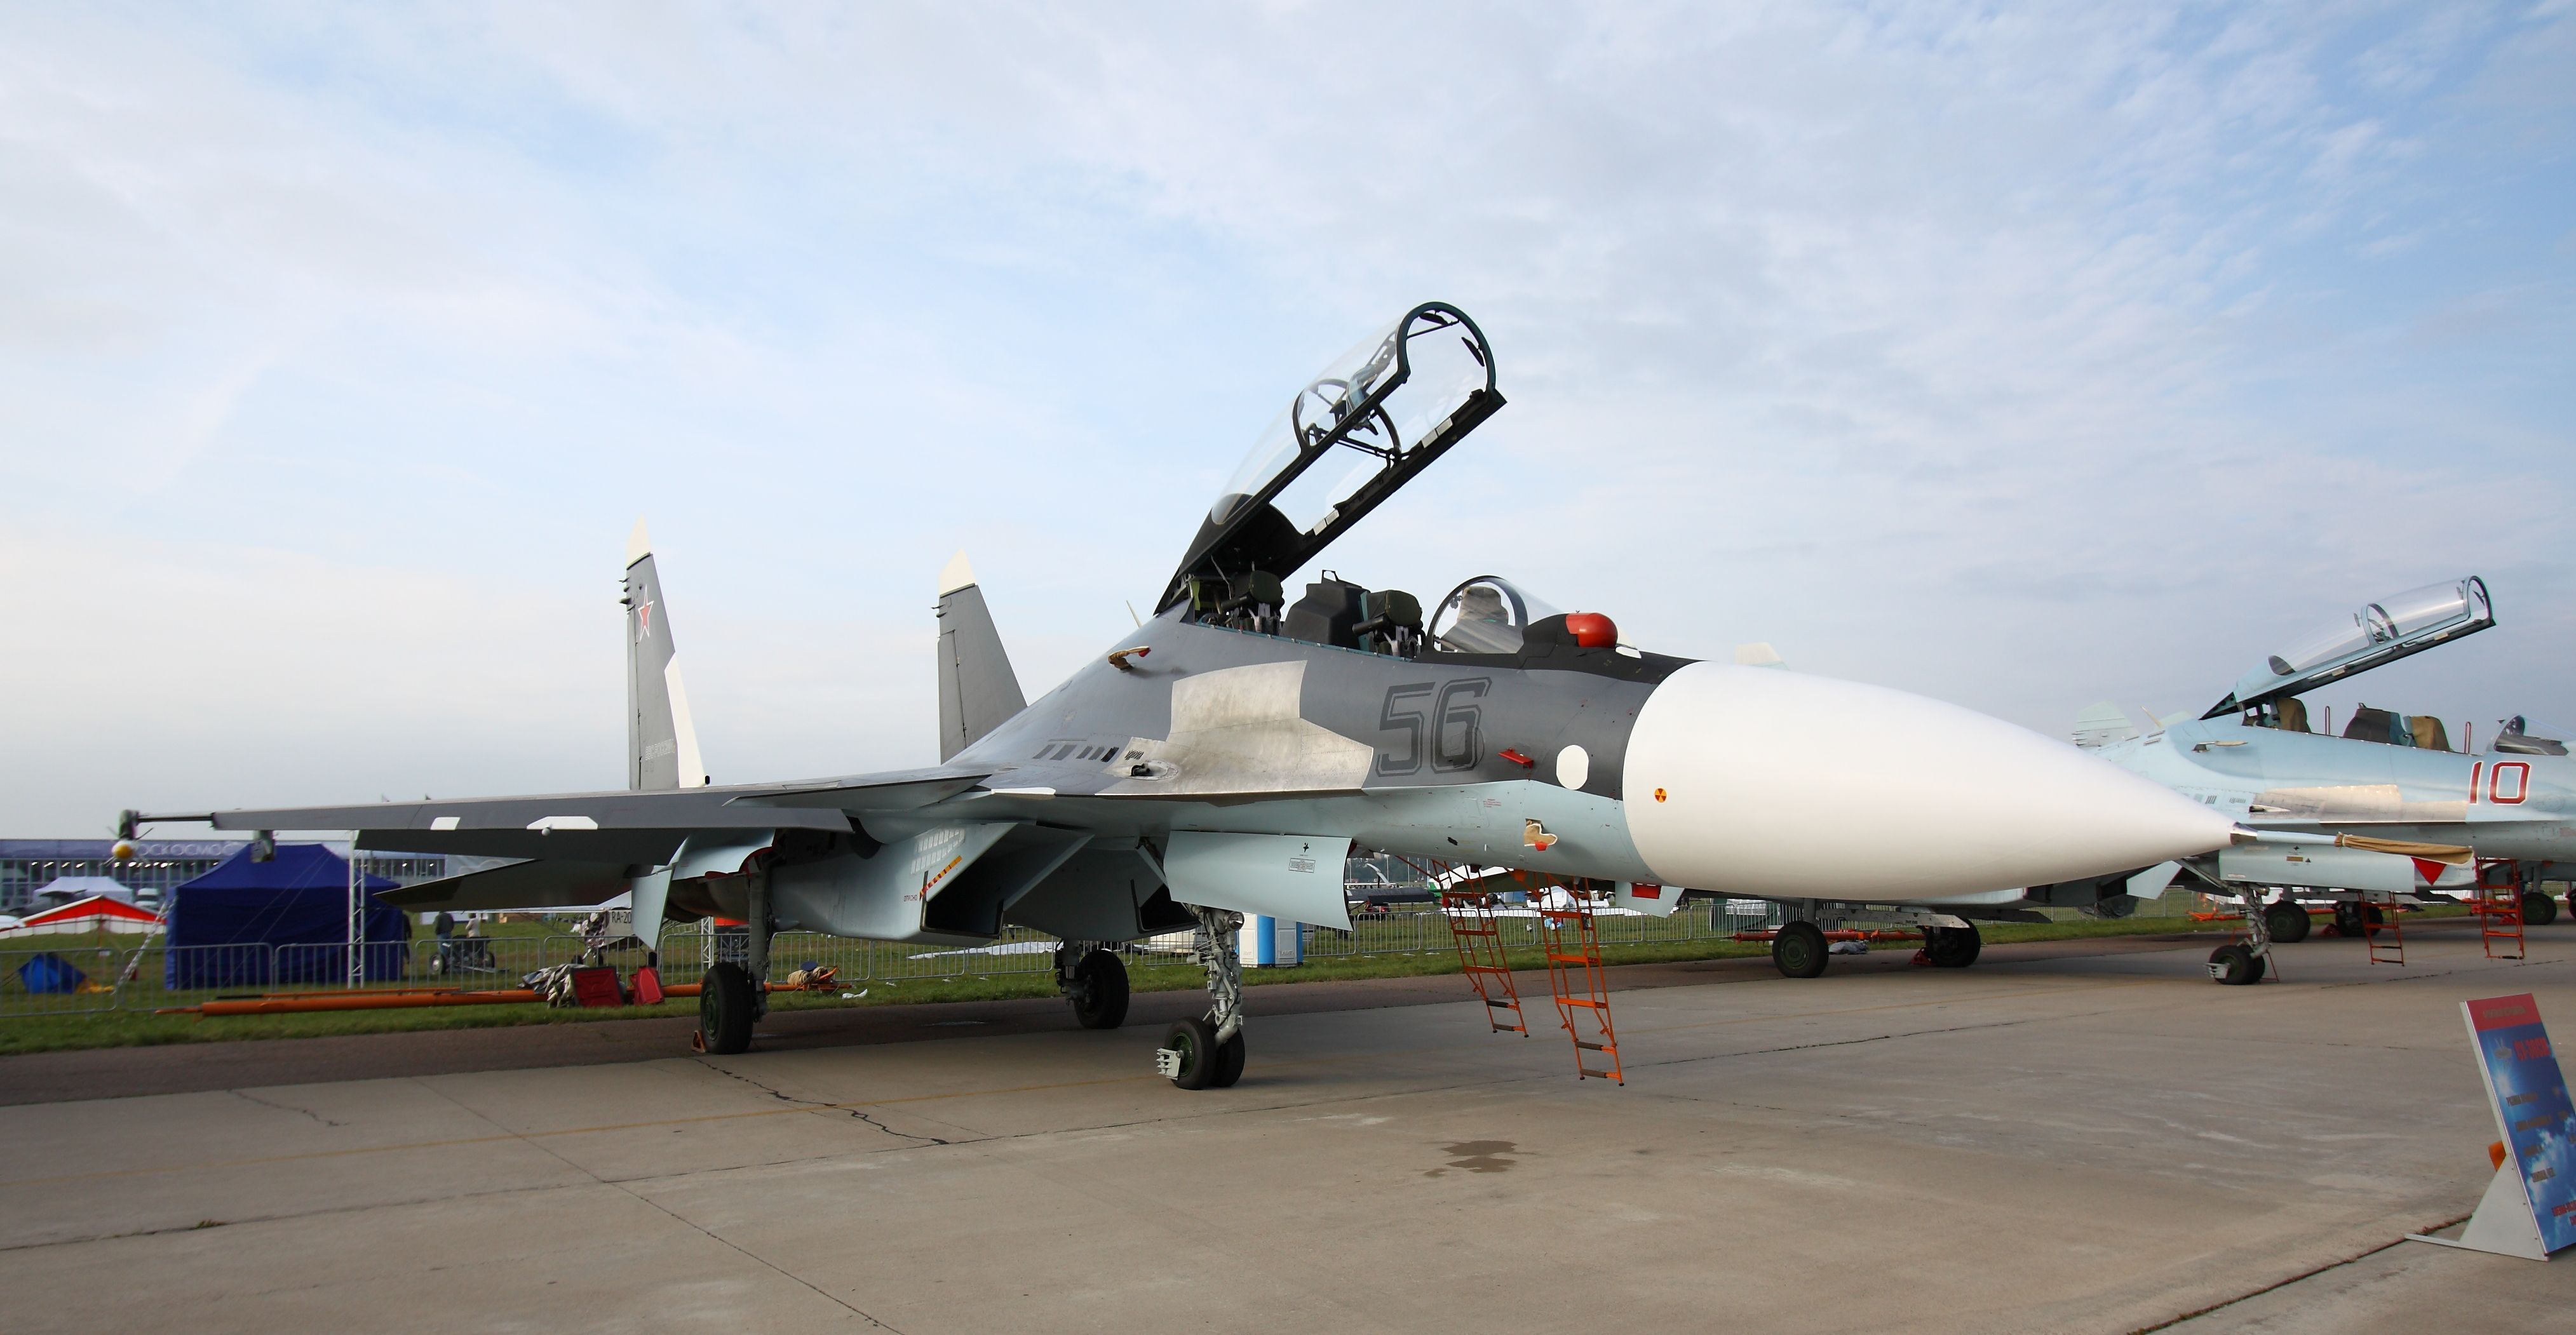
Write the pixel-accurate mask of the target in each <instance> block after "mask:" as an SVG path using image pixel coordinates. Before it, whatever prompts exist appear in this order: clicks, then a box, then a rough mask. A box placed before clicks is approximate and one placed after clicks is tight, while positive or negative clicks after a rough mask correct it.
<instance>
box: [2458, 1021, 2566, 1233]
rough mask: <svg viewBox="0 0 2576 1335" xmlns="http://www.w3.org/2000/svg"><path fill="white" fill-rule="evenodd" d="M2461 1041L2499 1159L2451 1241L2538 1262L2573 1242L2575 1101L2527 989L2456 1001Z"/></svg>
mask: <svg viewBox="0 0 2576 1335" xmlns="http://www.w3.org/2000/svg"><path fill="white" fill-rule="evenodd" d="M2460 1009H2461V1011H2462V1013H2463V1014H2464V1015H2465V1016H2466V1018H2467V1020H2468V1023H2469V1041H2470V1043H2471V1045H2472V1046H2474V1047H2475V1049H2476V1050H2477V1054H2478V1071H2479V1073H2480V1074H2482V1075H2484V1076H2485V1077H2486V1085H2487V1104H2488V1106H2489V1107H2491V1108H2493V1109H2494V1110H2495V1115H2496V1126H2497V1129H2498V1130H2500V1131H2501V1132H2502V1133H2503V1140H2504V1161H2503V1162H2502V1163H2501V1164H2499V1165H2498V1166H2497V1168H2496V1175H2495V1180H2494V1181H2493V1182H2491V1183H2489V1184H2488V1186H2487V1194H2486V1198H2485V1199H2484V1200H2482V1201H2480V1202H2479V1203H2478V1209H2477V1213H2476V1214H2473V1215H2471V1216H2470V1217H2469V1224H2468V1227H2467V1228H2466V1229H2465V1230H2463V1231H2462V1233H2461V1235H2460V1236H2459V1238H2458V1239H2456V1240H2453V1239H2446V1238H2426V1239H2425V1241H2428V1242H2452V1243H2453V1245H2456V1246H2464V1247H2471V1248H2475V1249H2477V1250H2479V1251H2491V1252H2500V1253H2503V1254H2505V1255H2508V1256H2527V1257H2530V1258H2532V1259H2533V1260H2544V1259H2546V1258H2547V1257H2548V1256H2549V1254H2550V1253H2551V1252H2554V1251H2557V1250H2559V1249H2560V1248H2563V1247H2569V1246H2576V1105H2571V1104H2570V1102H2569V1100H2568V1096H2567V1078H2566V1076H2565V1074H2564V1073H2563V1072H2561V1071H2560V1069H2559V1066H2558V1055H2557V1053H2556V1052H2555V1051H2554V1050H2553V1049H2552V1048H2551V1046H2550V1043H2549V1031H2548V1030H2547V1029H2546V1028H2545V1027H2543V1026H2542V1024H2541V1022H2540V1006H2539V1004H2538V1003H2537V1002H2536V1001H2534V1000H2533V999H2532V997H2531V995H2530V994H2529V993H2525V994H2523V995H2521V996H2516V997H2488V998H2485V999H2482V1000H2477V1001H2464V1002H2461V1003H2460Z"/></svg>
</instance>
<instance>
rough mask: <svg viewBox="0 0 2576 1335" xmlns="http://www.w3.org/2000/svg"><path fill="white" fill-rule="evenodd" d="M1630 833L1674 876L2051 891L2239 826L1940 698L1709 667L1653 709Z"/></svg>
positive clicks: (2178, 851) (2158, 858) (1866, 895)
mask: <svg viewBox="0 0 2576 1335" xmlns="http://www.w3.org/2000/svg"><path fill="white" fill-rule="evenodd" d="M1622 784H1623V797H1624V804H1625V806H1626V808H1627V817H1628V832H1629V836H1630V837H1631V838H1632V839H1634V840H1635V842H1636V845H1637V851H1638V853H1639V854H1640V855H1641V856H1642V857H1643V858H1644V859H1645V862H1646V865H1647V866H1649V867H1651V868H1653V869H1654V871H1655V874H1656V875H1658V876H1661V877H1663V878H1664V881H1665V883H1666V884H1670V885H1679V886H1687V887H1689V888H1691V889H1694V890H1709V891H1716V892H1720V893H1726V892H1733V893H1739V894H1747V895H1767V896H1772V897H1775V898H1834V899H1858V900H1877V901H1885V900H1890V899H1929V898H1937V897H1940V896H1943V895H1958V894H1969V893H1974V892H1978V891H1993V890H2004V889H2012V888H2017V887H2022V886H2032V885H2048V884H2051V883H2054V882H2057V881H2069V880H2074V879H2077V878H2079V877H2085V876H2100V875H2106V874H2109V873H2112V872H2121V871H2131V870H2135V869H2137V868H2140V867H2147V866H2152V865H2154V864H2155V863H2158V862H2163V861H2165V860H2166V859H2168V858H2180V857H2190V856H2192V855H2194V854H2199V853H2206V852H2209V851H2211V850H2213V849H2217V848H2222V847H2224V846H2226V845H2227V843H2228V842H2229V831H2231V830H2232V829H2233V828H2234V827H2235V822H2234V821H2233V820H2231V819H2229V818H2228V817H2226V816H2222V815H2220V814H2218V812H2216V811H2214V810H2212V809H2210V808H2208V807H2205V806H2202V805H2201V804H2199V803H2197V802H2193V801H2191V800H2189V799H2187V798H2184V797H2182V796H2181V795H2179V794H2177V793H2175V792H2173V791H2172V790H2171V789H2168V788H2165V787H2163V786H2161V785H2159V784H2156V783H2154V782H2151V781H2149V780H2146V779H2142V778H2139V777H2138V776H2136V775H2134V774H2130V773H2128V772H2127V771H2125V770H2121V769H2118V768H2116V767H2114V766H2112V765H2111V764H2109V763H2107V762H2105V761H2103V760H2101V759H2099V758H2097V757H2094V756H2089V755H2086V754H2085V753H2084V752H2082V751H2079V750H2077V749H2075V748H2074V747H2073V746H2071V745H2068V744H2067V743H2064V742H2059V741H2054V740H2052V739H2050V738H2046V737H2042V736H2040V735H2039V734H2038V733H2035V732H2032V731H2030V730H2029V729H2027V728H2019V727H2015V726H2014V725H2012V724H2009V723H2006V722H2004V721H2002V720H2001V719H1996V718H1989V717H1987V716H1986V715H1983V714H1979V713H1977V712H1975V711H1973V710H1968V709H1962V708H1960V707H1958V706H1956V705H1949V704H1943V703H1942V702H1940V701H1938V700H1929V699H1925V698H1924V697H1922V696H1919V695H1909V694H1907V693H1905V692H1903V691H1894V690H1889V689H1887V688H1886V687H1883V686H1867V685H1863V684H1861V683H1859V682H1849V681H1835V680H1833V679H1832V678H1829V677H1813V676H1808V675H1806V674H1803V673H1797V672H1786V671H1782V670H1781V669H1778V668H1755V667H1737V666H1734V665H1732V664H1724V663H1694V664H1692V665H1690V666H1688V667H1685V668H1683V669H1682V670H1681V671H1679V672H1676V673H1674V674H1673V675H1672V676H1671V677H1669V678H1667V679H1665V681H1664V683H1663V684H1662V685H1661V686H1658V687H1656V688H1655V693H1654V694H1653V695H1651V696H1649V697H1647V699H1646V704H1645V707H1644V708H1643V709H1641V710H1639V711H1638V714H1637V725H1636V728H1635V730H1634V732H1632V733H1631V734H1630V737H1629V740H1628V756H1627V763H1626V769H1625V773H1624V775H1623V778H1622Z"/></svg>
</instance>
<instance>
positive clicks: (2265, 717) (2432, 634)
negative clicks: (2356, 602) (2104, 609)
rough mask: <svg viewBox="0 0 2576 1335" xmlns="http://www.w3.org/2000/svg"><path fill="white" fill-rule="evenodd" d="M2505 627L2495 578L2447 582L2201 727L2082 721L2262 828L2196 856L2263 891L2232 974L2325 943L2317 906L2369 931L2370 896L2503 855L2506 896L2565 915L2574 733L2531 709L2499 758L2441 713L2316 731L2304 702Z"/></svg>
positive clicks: (2499, 739) (2111, 757)
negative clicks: (2286, 951) (2545, 884)
mask: <svg viewBox="0 0 2576 1335" xmlns="http://www.w3.org/2000/svg"><path fill="white" fill-rule="evenodd" d="M2493 625H2495V611H2494V607H2493V605H2492V602H2491V600H2490V599H2489V597H2488V594H2487V586H2486V582H2485V581H2484V580H2481V579H2479V578H2478V577H2477V576H2475V575H2470V576H2465V577H2463V578H2460V579H2452V580H2444V581H2442V582H2440V583H2437V584H2429V585H2426V586H2424V587H2423V588H2420V589H2410V590H2408V591H2406V592H2404V593H2401V594H2398V595H2397V596H2395V597H2393V598H2385V599H2382V600H2380V601H2378V602H2372V603H2364V604H2363V605H2362V606H2361V607H2359V608H2358V609H2356V610H2354V611H2353V612H2352V613H2351V614H2350V615H2348V616H2344V617H2338V618H2336V619H2335V620H2334V621H2333V622H2332V623H2330V624H2329V625H2327V626H2326V627H2325V628H2324V629H2323V630H2321V631H2318V632H2316V633H2314V634H2311V635H2309V636H2307V637H2305V638H2304V639H2302V640H2299V641H2297V642H2295V644H2294V646H2293V647H2291V648H2288V649H2286V650H2284V651H2282V652H2280V653H2276V654H2270V655H2267V656H2266V657H2265V658H2264V660H2263V661H2262V662H2261V663H2259V664H2257V665H2256V666H2255V667H2253V668H2252V669H2250V670H2248V671H2247V672H2246V673H2245V675H2244V676H2243V677H2241V678H2239V679H2238V681H2237V683H2236V687H2235V689H2234V690H2231V691H2230V692H2228V694H2227V696H2226V697H2225V698H2224V699H2221V700H2220V701H2219V702H2218V703H2216V704H2214V705H2211V706H2210V707H2209V709H2208V711H2207V712H2205V713H2203V714H2202V715H2201V716H2200V717H2199V718H2197V719H2191V718H2186V717H2175V718H2171V719H2168V720H2166V721H2164V722H2163V723H2161V724H2159V725H2158V726H2157V727H2156V728H2155V729H2153V730H2152V731H2146V732H2141V731H2140V730H2139V729H2138V728H2137V727H2136V726H2135V725H2134V724H2132V723H2130V722H2129V721H2128V719H2127V718H2126V716H2125V715H2123V714H2122V713H2121V711H2120V710H2119V709H2118V707H2117V706H2114V705H2110V704H2107V703H2106V704H2101V705H2095V706H2093V708H2091V709H2089V710H2087V711H2085V714H2084V715H2083V717H2082V718H2080V719H2079V720H2078V725H2077V731H2076V742H2077V744H2078V745H2079V746H2083V747H2086V748H2088V749H2091V750H2093V751H2094V752H2095V754H2097V755H2100V756H2101V757H2103V758H2104V759H2106V760H2108V761H2110V762H2111V763H2113V764H2116V765H2119V766H2121V767H2123V768H2125V769H2128V770H2130V771H2131V772H2133V773H2136V774H2139V775H2142V776H2144V777H2147V778H2150V779H2153V780H2155V781H2156V782H2158V783H2161V784H2164V785H2166V786H2168V787H2170V788H2173V789H2174V790H2175V791H2177V792H2180V793H2182V794H2183V795H2184V796H2186V797H2188V798H2190V799H2192V800H2193V801H2196V802H2199V803H2202V804H2203V805H2205V806H2208V807H2210V808H2211V809H2213V810H2215V811H2218V812H2220V813H2221V814H2224V815H2228V816H2231V817H2233V818H2235V819H2236V820H2238V821H2239V822H2241V823H2242V824H2243V825H2245V826H2247V827H2249V828H2250V829H2252V830H2253V831H2254V832H2255V834H2256V838H2255V839H2253V840H2251V841H2240V845H2239V846H2233V847H2229V848H2226V849H2222V850H2219V851H2218V852H2216V853H2214V854H2211V855H2208V856H2204V857H2199V858H2190V859H2185V860H2184V861H2183V862H2182V867H2183V869H2184V870H2186V871H2188V872H2189V873H2191V875H2192V876H2193V877H2194V878H2195V880H2196V881H2197V882H2199V883H2200V884H2202V885H2203V886H2204V887H2206V888H2207V889H2208V891H2209V892H2210V893H2218V894H2233V895H2237V896H2240V897H2242V898H2244V899H2245V900H2246V901H2247V909H2248V928H2249V933H2250V940H2249V941H2248V943H2247V944H2246V946H2245V947H2244V948H2243V951H2244V952H2247V953H2250V961H2249V960H2248V959H2247V958H2245V956H2244V955H2242V954H2240V955H2239V956H2237V957H2232V958H2231V959H2230V960H2227V961H2221V960H2219V959H2218V958H2217V957H2216V956H2213V957H2212V964H2213V966H2216V965H2220V964H2226V965H2228V966H2229V972H2226V973H2223V974H2220V975H2218V976H2219V977H2220V979H2221V981H2225V982H2243V981H2252V980H2253V979H2256V978H2260V977H2261V976H2262V973H2263V967H2264V966H2263V965H2262V962H2261V961H2262V958H2263V956H2264V955H2265V954H2266V953H2268V951H2269V949H2270V945H2271V942H2272V941H2274V940H2281V941H2297V940H2300V939H2302V938H2304V937H2305V936H2306V935H2307V933H2308V927H2309V923H2308V914H2307V910H2306V909H2305V908H2303V907H2301V905H2300V902H2299V901H2300V900H2301V899H2325V900H2331V901H2335V902H2337V903H2338V905H2339V908H2338V917H2339V920H2340V921H2341V922H2342V923H2343V924H2344V925H2345V926H2347V928H2352V927H2354V925H2355V924H2356V923H2357V922H2358V917H2359V915H2360V914H2362V913H2363V912H2366V911H2367V908H2366V906H2365V905H2364V904H2362V903H2361V902H2360V899H2361V897H2362V896H2365V895H2368V896H2377V897H2380V898H2381V899H2383V900H2389V899H2394V898H2395V897H2398V896H2404V897H2408V898H2415V899H2425V900H2456V899H2461V898H2466V897H2468V896H2470V895H2472V894H2474V893H2475V892H2476V888H2477V885H2478V880H2479V876H2480V875H2481V872H2480V871H2479V870H2478V869H2477V868H2476V867H2475V865H2474V862H2484V863H2488V864H2490V865H2488V866H2487V867H2486V868H2485V869H2484V873H2483V874H2484V875H2486V876H2487V877H2488V878H2489V881H2490V886H2491V889H2490V893H2494V892H2495V891H2496V890H2500V889H2503V888H2506V887H2511V888H2512V889H2513V891H2514V892H2515V893H2516V894H2517V895H2518V897H2519V899H2520V900H2521V903H2522V908H2523V915H2524V918H2525V920H2526V921H2528V922H2530V923H2533V924H2535V925H2545V924H2547V923H2549V922H2551V921H2552V920H2554V919H2555V918H2556V917H2557V916H2558V906H2557V903H2556V902H2555V901H2553V900H2552V899H2550V897H2549V896H2548V895H2547V894H2545V893H2543V892H2542V891H2541V890H2540V889H2539V884H2540V882H2541V881H2543V880H2560V879H2565V878H2567V877H2569V876H2570V875H2576V759H2570V758H2569V757H2568V755H2567V747H2566V743H2565V742H2563V741H2561V740H2558V739H2557V738H2556V737H2553V736H2550V735H2547V734H2546V733H2545V732H2544V731H2542V730H2539V729H2535V728H2534V727H2533V726H2532V725H2530V724H2528V723H2527V722H2526V721H2525V720H2523V719H2520V718H2516V719H2511V720H2508V721H2506V722H2505V723H2504V724H2503V725H2501V726H2500V727H2499V728H2498V729H2497V731H2496V734H2495V736H2494V737H2493V738H2492V739H2491V741H2490V742H2489V744H2488V749H2487V751H2486V752H2485V753H2483V754H2476V753H2468V752H2463V751H2456V750H2453V749H2452V742H2451V738H2450V736H2449V731H2448V730H2447V729H2446V728H2444V727H2443V725H2442V721H2441V720H2440V719H2438V718H2433V717H2431V716H2428V715H2414V716H2408V715H2403V714H2398V713H2394V712H2392V711H2390V710H2386V709H2373V708H2369V707H2367V706H2365V707H2363V708H2360V709H2357V710H2355V711H2353V713H2352V714H2351V716H2350V718H2349V721H2348V722H2347V724H2346V726H2345V727H2344V730H2343V733H2342V735H2341V736H2334V735H2331V734H2326V733H2319V732H2314V731H2311V728H2310V718H2309V711H2308V707H2307V705H2306V703H2305V702H2304V701H2303V700H2301V699H2300V696H2301V695H2302V694H2304V693H2305V692H2309V691H2313V690H2316V689H2318V688H2320V687H2323V686H2326V685H2329V684H2333V683H2338V682H2344V681H2349V680H2350V679H2352V678H2354V677H2356V676H2359V675H2360V674H2362V673H2364V672H2368V671H2370V670H2372V669H2374V668H2378V667H2383V666H2385V665H2387V664H2389V663H2393V662H2396V661H2397V660H2398V659H2401V658H2406V657H2410V656H2412V655H2414V654H2418V653H2422V652H2424V651H2425V650H2428V649H2432V648H2435V647H2437V646H2439V645H2444V644H2448V643H2451V642H2452V641H2455V640H2458V639H2461V638H2463V637H2465V636H2468V635H2473V634H2476V633H2478V632H2480V631H2483V630H2486V629H2488V628H2489V627H2491V626H2493ZM2466 740H2467V739H2465V738H2464V739H2462V741H2463V742H2464V743H2465V742H2466ZM2154 884H2155V888H2157V889H2162V888H2163V882H2162V881H2157V882H2155V883H2154ZM2083 888H2084V889H2086V890H2087V891H2088V892H2093V891H2098V892H2100V893H2104V894H2107V893H2110V892H2112V891H2114V890H2116V889H2117V887H2116V886H2113V885H2111V884H2108V883H2095V884H2093V885H2091V886H2086V887H2083ZM2263 895H2270V896H2272V902H2271V903H2270V904H2269V905H2268V906H2265V905H2261V904H2259V903H2258V902H2257V900H2258V898H2259V897H2261V896H2263ZM2222 949H2225V948H2222ZM2248 974H2250V977H2249V976H2247V975H2248Z"/></svg>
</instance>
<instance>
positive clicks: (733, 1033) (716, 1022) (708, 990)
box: [696, 867, 769, 1055]
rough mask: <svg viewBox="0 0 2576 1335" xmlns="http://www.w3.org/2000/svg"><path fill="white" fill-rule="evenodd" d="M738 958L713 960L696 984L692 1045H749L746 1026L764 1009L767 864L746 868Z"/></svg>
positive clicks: (737, 1048) (725, 1050)
mask: <svg viewBox="0 0 2576 1335" xmlns="http://www.w3.org/2000/svg"><path fill="white" fill-rule="evenodd" d="M750 900H751V905H750V910H749V913H748V914H747V916H746V920H745V922H744V924H743V926H744V929H745V935H746V937H747V938H748V948H747V949H746V950H745V951H744V952H743V958H742V959H741V960H739V961H737V960H718V961H716V962H715V963H714V964H712V965H710V966H708V968H707V973H706V977H705V978H703V979H701V980H700V981H699V984H698V1036H697V1044H696V1046H697V1048H698V1050H699V1051H701V1052H713V1053H718V1054H725V1055H730V1054H732V1053H737V1052H747V1051H749V1050H750V1048H751V1029H752V1026H753V1025H754V1024H756V1023H758V1022H759V1020H760V1017H762V1016H764V1015H767V1014H768V1013H769V989H768V988H767V987H765V986H763V985H762V984H763V982H764V981H765V980H766V979H767V978H768V977H769V870H768V868H766V867H764V868H761V869H759V870H757V871H754V872H753V873H751V887H750Z"/></svg>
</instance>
